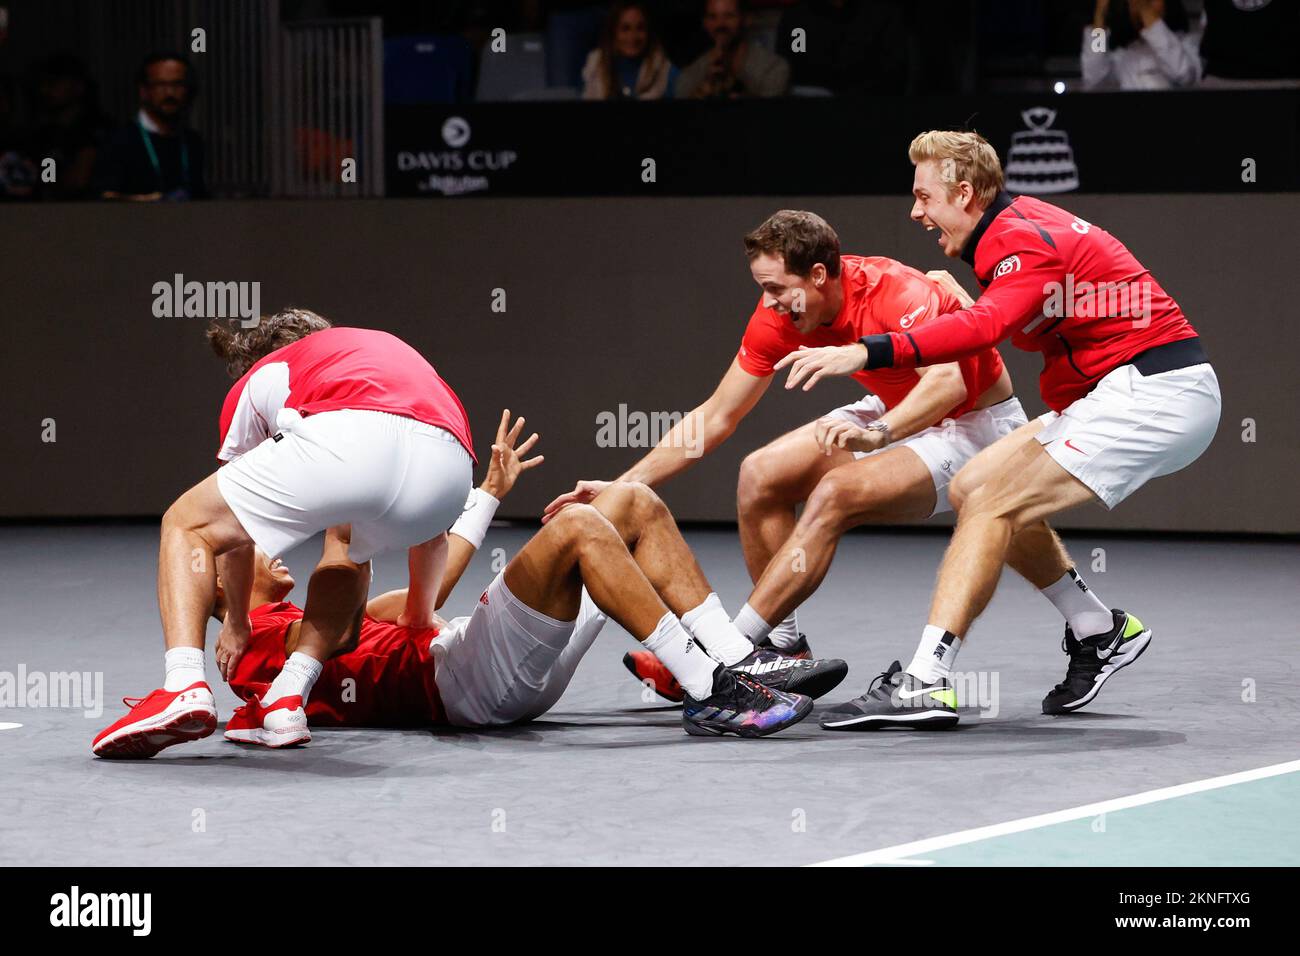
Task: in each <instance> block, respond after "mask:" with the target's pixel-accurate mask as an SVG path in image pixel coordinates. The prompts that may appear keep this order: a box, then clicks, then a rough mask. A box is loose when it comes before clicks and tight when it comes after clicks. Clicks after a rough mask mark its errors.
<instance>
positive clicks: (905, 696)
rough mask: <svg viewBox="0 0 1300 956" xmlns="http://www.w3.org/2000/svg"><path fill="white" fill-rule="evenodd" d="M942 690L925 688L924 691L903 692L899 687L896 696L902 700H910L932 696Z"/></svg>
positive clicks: (939, 688)
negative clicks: (927, 695)
mask: <svg viewBox="0 0 1300 956" xmlns="http://www.w3.org/2000/svg"><path fill="white" fill-rule="evenodd" d="M942 689H943V688H941V687H927V688H925V689H924V690H903V689H902V688H901V687H900V688H899V690H898V696H899V697H901V698H902V699H903V700H911V699H912V698H913V697H923V696H925V695H926V694H933V693H934V692H935V691H937V690H942Z"/></svg>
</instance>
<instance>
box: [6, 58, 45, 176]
mask: <svg viewBox="0 0 1300 956" xmlns="http://www.w3.org/2000/svg"><path fill="white" fill-rule="evenodd" d="M21 125H22V124H21V123H20V122H19V119H18V84H17V83H16V82H14V79H13V77H11V76H9V75H7V74H4V73H0V201H3V200H6V199H32V198H33V197H34V196H35V194H36V181H37V171H36V165H35V164H34V163H33V162H32V160H31V156H30V155H29V151H28V149H27V137H26V136H25V135H24V134H23V132H22V128H21Z"/></svg>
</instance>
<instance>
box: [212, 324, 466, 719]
mask: <svg viewBox="0 0 1300 956" xmlns="http://www.w3.org/2000/svg"><path fill="white" fill-rule="evenodd" d="M317 334H319V333H317ZM249 618H250V619H251V621H252V624H253V639H252V641H251V642H250V643H249V645H248V648H247V649H246V650H245V651H244V655H243V656H242V657H241V658H240V659H239V662H238V663H237V664H236V665H235V673H234V674H233V675H232V676H231V678H230V687H231V689H232V690H234V691H235V693H236V694H238V695H239V696H240V697H245V698H246V697H247V696H248V694H249V693H261V692H262V691H264V690H265V688H264V687H261V686H260V685H263V684H269V683H270V682H271V681H273V680H274V679H275V675H276V674H278V673H280V670H281V668H283V667H284V662H285V659H286V655H285V653H284V638H285V633H286V632H287V631H288V629H289V625H290V624H292V623H293V622H294V621H299V620H302V609H301V608H299V607H296V606H295V605H293V604H291V603H289V602H288V601H282V602H281V603H279V604H263V605H261V606H260V607H256V608H254V609H253V610H252V612H251V613H250V614H249ZM437 633H438V632H437V631H436V630H433V629H430V630H418V629H415V628H409V627H398V626H397V625H396V624H388V623H385V622H384V621H377V620H375V619H374V618H372V617H369V616H367V617H363V618H362V621H361V637H360V639H359V640H358V642H357V646H356V648H355V649H353V650H351V651H348V652H347V653H346V654H340V655H339V656H338V657H333V658H330V659H329V660H328V661H326V662H325V663H324V664H323V665H322V666H321V675H320V677H319V678H318V679H317V681H316V685H315V687H313V688H312V692H311V696H310V697H309V698H308V699H307V720H308V721H309V722H310V723H312V724H314V725H316V726H318V727H427V726H428V725H430V724H441V723H445V720H444V718H443V713H442V700H441V698H440V697H439V696H438V685H437V684H436V683H435V682H434V659H433V655H431V654H430V653H429V642H430V641H431V640H433V638H434V637H435V636H436V635H437Z"/></svg>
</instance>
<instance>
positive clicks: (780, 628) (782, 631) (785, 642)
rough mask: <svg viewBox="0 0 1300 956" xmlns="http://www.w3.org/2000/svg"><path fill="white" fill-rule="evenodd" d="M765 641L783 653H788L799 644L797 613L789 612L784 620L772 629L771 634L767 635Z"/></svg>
mask: <svg viewBox="0 0 1300 956" xmlns="http://www.w3.org/2000/svg"><path fill="white" fill-rule="evenodd" d="M767 639H768V640H769V641H771V642H772V644H773V646H775V647H779V648H780V649H781V650H783V651H788V650H789V649H790V648H792V647H794V646H795V645H796V644H798V643H799V612H798V611H791V612H790V613H789V615H787V616H786V619H785V620H784V621H782V622H781V623H780V624H778V625H777V626H776V627H774V628H772V633H770V634H768V635H767Z"/></svg>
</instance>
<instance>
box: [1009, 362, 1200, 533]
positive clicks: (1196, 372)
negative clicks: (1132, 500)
mask: <svg viewBox="0 0 1300 956" xmlns="http://www.w3.org/2000/svg"><path fill="white" fill-rule="evenodd" d="M1221 409H1222V399H1221V397H1220V395H1219V380H1218V378H1217V377H1216V376H1215V374H1214V369H1213V368H1211V367H1210V365H1209V364H1208V363H1202V364H1200V365H1190V366H1188V367H1187V368H1179V369H1174V370H1173V371H1172V372H1159V373H1157V374H1155V375H1143V374H1142V373H1141V372H1139V371H1138V370H1137V369H1136V368H1135V367H1134V366H1132V365H1121V366H1120V367H1119V368H1117V369H1115V370H1114V371H1113V372H1111V373H1110V374H1108V375H1107V376H1106V377H1105V378H1103V379H1102V380H1101V381H1100V382H1098V383H1097V386H1096V387H1095V388H1094V389H1093V390H1092V391H1091V392H1089V393H1088V394H1087V395H1085V396H1084V397H1083V398H1081V399H1079V400H1078V401H1076V402H1075V403H1074V404H1072V405H1070V406H1069V407H1067V408H1066V409H1065V411H1063V412H1060V413H1057V412H1048V413H1047V414H1046V415H1042V416H1039V421H1041V422H1043V424H1044V428H1043V429H1042V430H1041V431H1040V432H1039V433H1038V434H1037V435H1036V436H1035V437H1036V438H1037V439H1038V441H1039V443H1040V444H1042V446H1043V448H1044V449H1045V450H1046V452H1047V453H1048V454H1049V455H1051V456H1052V458H1053V460H1055V461H1056V463H1057V464H1059V465H1060V466H1061V467H1062V468H1064V469H1065V470H1066V471H1068V472H1069V473H1070V474H1072V475H1074V477H1076V478H1078V479H1079V480H1080V481H1081V482H1083V483H1084V484H1085V485H1087V486H1088V487H1089V488H1091V489H1092V491H1093V493H1094V494H1095V495H1096V496H1097V497H1098V498H1100V499H1101V501H1102V504H1104V505H1105V506H1106V507H1107V508H1114V507H1115V506H1116V505H1117V504H1119V503H1120V502H1121V501H1123V500H1124V499H1125V498H1127V497H1128V496H1129V495H1131V494H1133V492H1135V491H1137V490H1138V489H1139V488H1141V487H1142V486H1143V485H1144V484H1146V483H1147V482H1148V481H1150V480H1151V479H1152V478H1159V477H1160V476H1161V475H1171V474H1173V473H1174V472H1175V471H1178V470H1180V469H1182V468H1186V467H1187V466H1188V465H1190V464H1191V463H1192V462H1194V461H1196V459H1197V458H1200V457H1201V453H1202V452H1204V451H1205V449H1207V448H1209V447H1210V441H1211V440H1212V439H1213V438H1214V433H1215V431H1216V430H1217V429H1218V427H1219V413H1220V411H1221Z"/></svg>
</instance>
